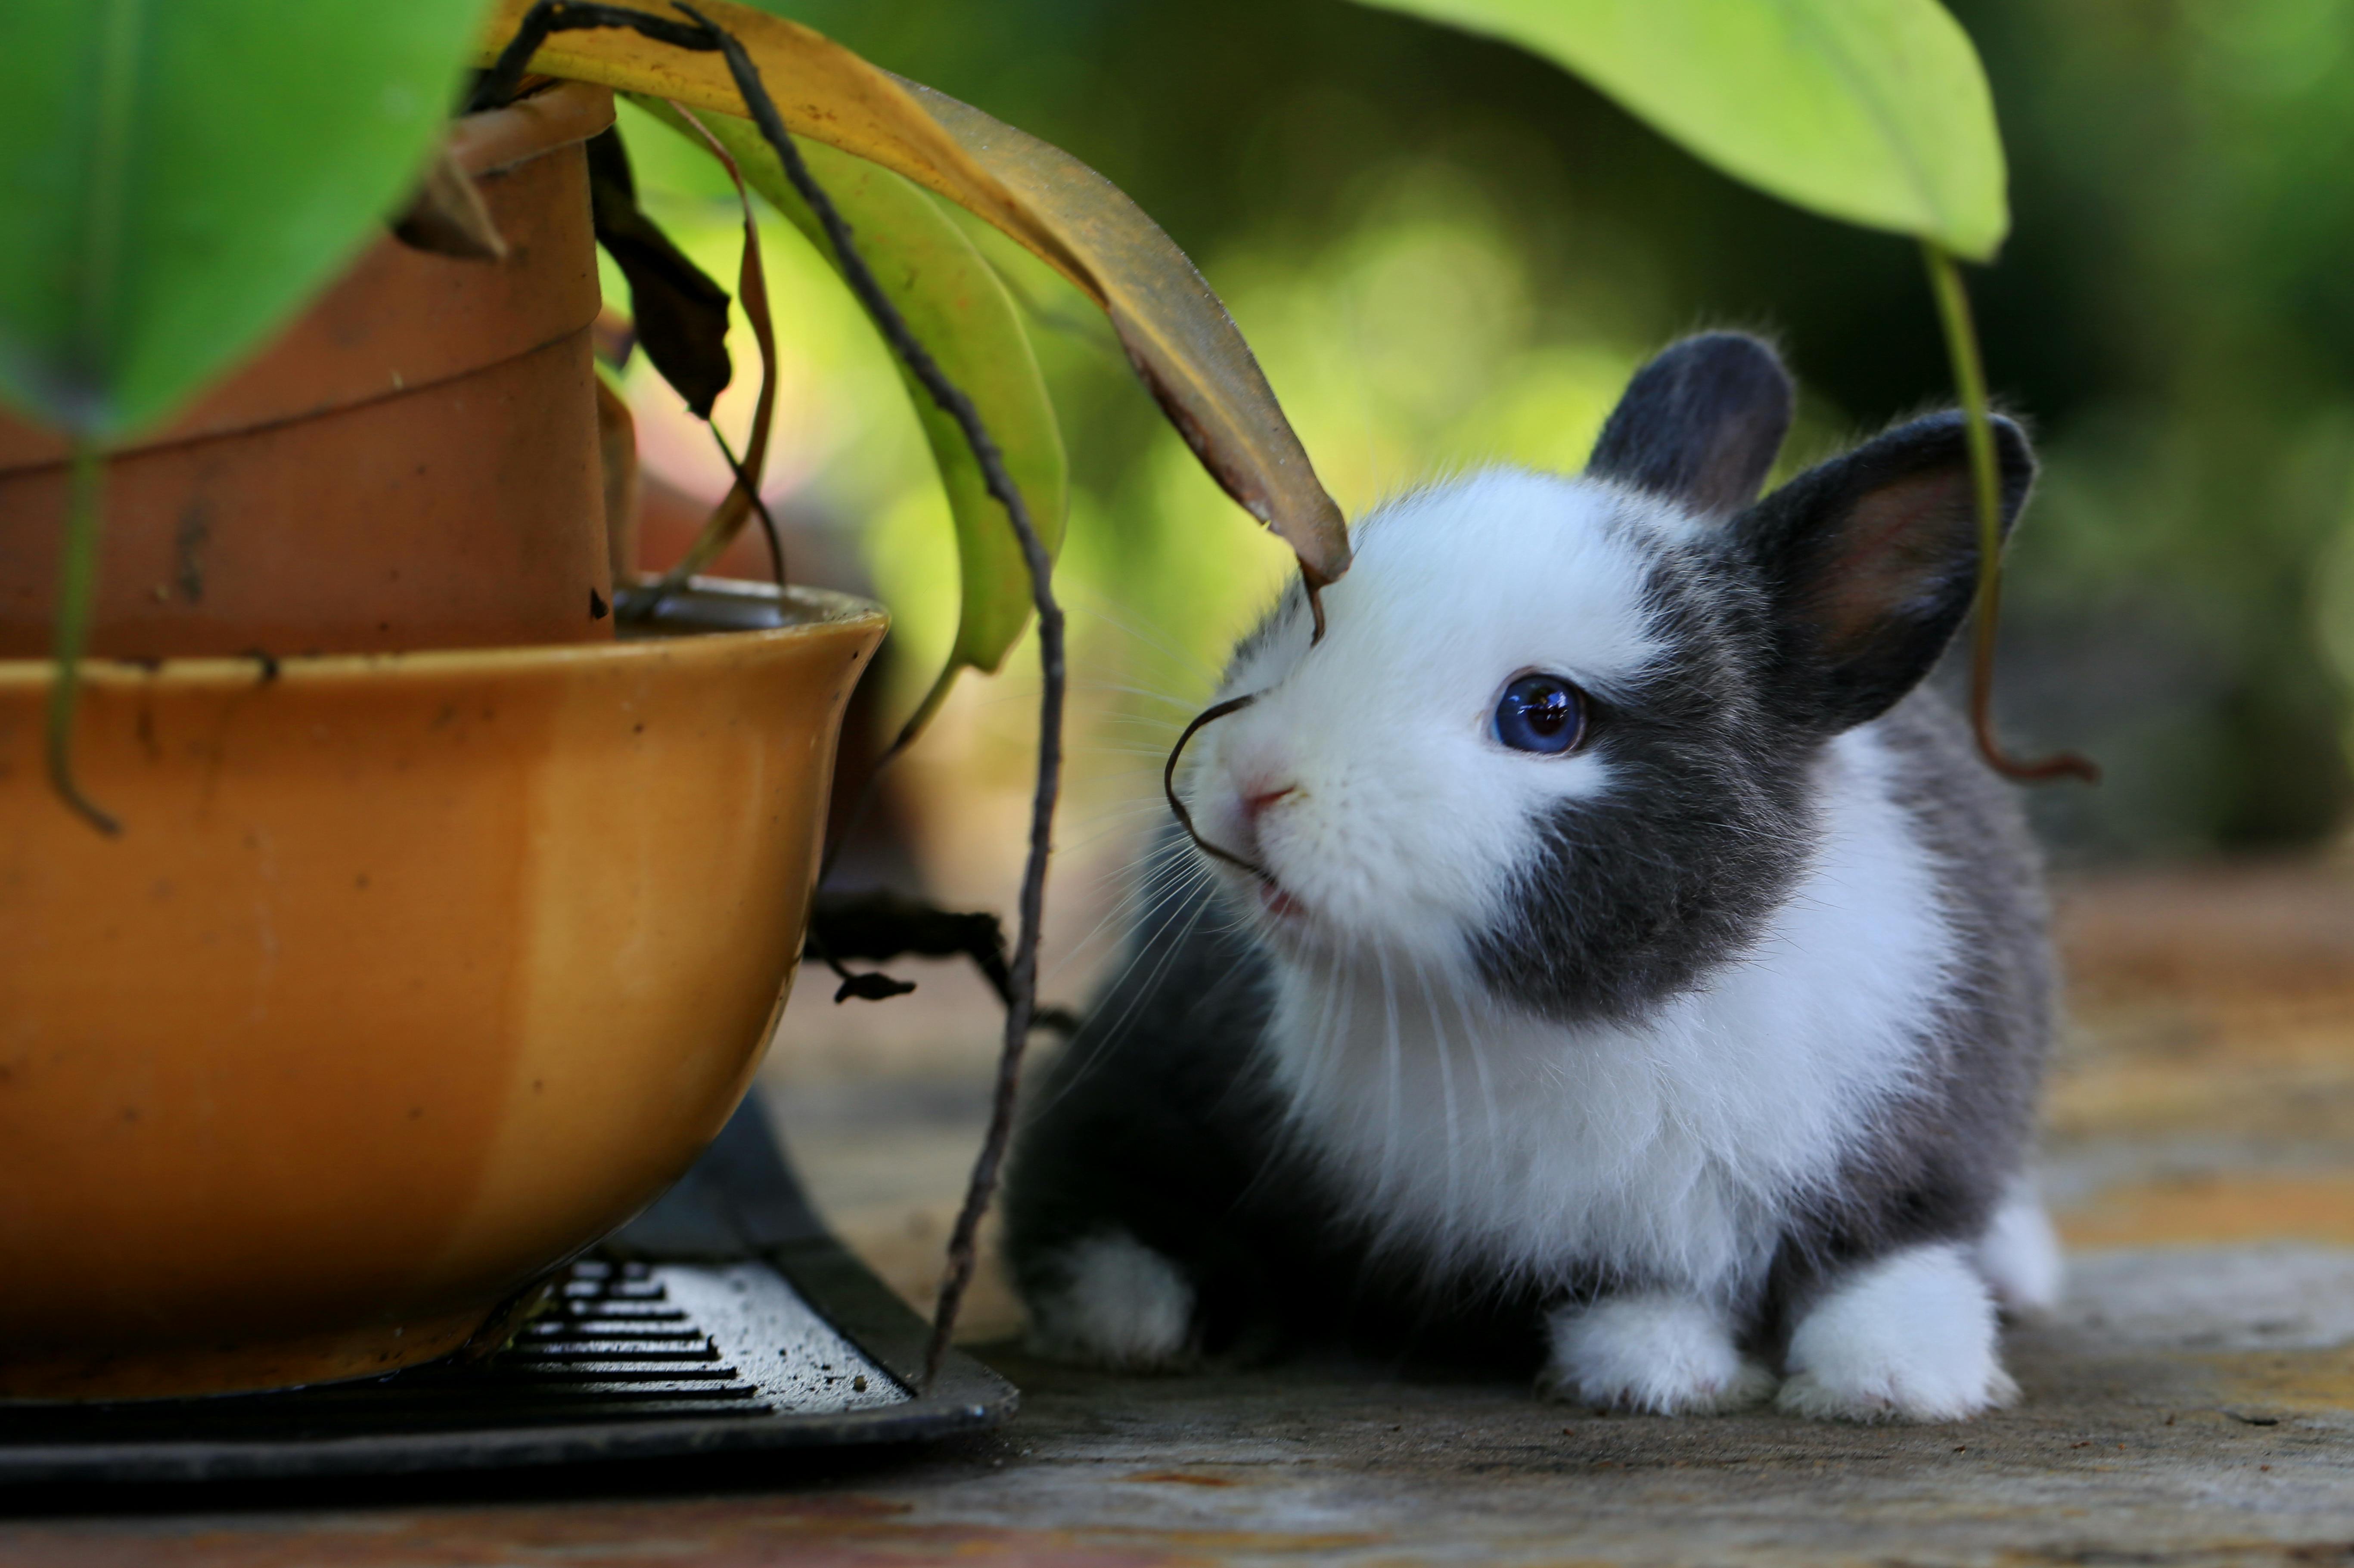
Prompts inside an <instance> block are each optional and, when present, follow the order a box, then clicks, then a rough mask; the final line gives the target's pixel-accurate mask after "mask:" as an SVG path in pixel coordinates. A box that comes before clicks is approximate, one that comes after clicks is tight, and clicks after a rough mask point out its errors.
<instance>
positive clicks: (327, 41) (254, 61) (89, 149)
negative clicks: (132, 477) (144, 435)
mask: <svg viewBox="0 0 2354 1568" xmlns="http://www.w3.org/2000/svg"><path fill="white" fill-rule="evenodd" d="M5 8H6V12H7V22H6V25H5V27H0V167H5V170H6V173H7V177H6V178H5V180H0V397H5V398H6V399H7V400H8V401H10V402H12V403H15V404H17V405H19V406H20V407H21V408H24V409H25V410H26V411H27V413H29V414H31V415H32V416H33V417H34V418H38V419H40V420H43V421H45V422H47V423H49V424H54V425H58V426H61V427H63V428H64V429H68V430H70V431H72V432H74V433H76V434H77V435H80V436H82V437H84V438H87V439H90V440H101V441H106V440H116V439H119V438H121V437H122V436H124V435H127V434H130V433H133V432H135V431H136V430H138V429H141V428H143V427H145V426H149V425H152V424H154V422H156V421H157V420H159V419H161V418H164V417H165V416H167V415H169V414H171V413H172V412H173V411H174V410H175V408H176V407H177V405H179V404H180V403H181V402H183V401H184V400H186V398H187V397H190V396H191V395H192V394H194V393H195V392H196V390H197V389H199V388H200V387H203V386H204V385H205V384H206V383H207V382H208V381H210V380H212V379H213V378H214V377H216V376H219V375H220V374H221V373H222V372H224V371H226V370H227V369H228V368H229V366H231V364H232V363H233V362H234V361H235V360H236V359H238V358H239V356H240V355H244V354H246V353H248V352H249V351H251V350H252V349H254V348H256V347H257V346H259V344H260V341H261V340H262V339H263V338H264V337H265V336H266V335H267V334H269V333H270V330H271V329H272V328H274V327H276V326H278V325H279V324H280V323H282V322H283V321H285V320H286V319H287V318H288V317H289V316H290V315H292V313H294V311H295V310H297V309H298V308H299V307H300V306H301V305H302V303H303V302H305V301H306V300H307V299H308V298H309V297H310V296H311V295H312V294H313V292H314V291H317V290H318V289H319V288H320V287H321V286H322V285H323V284H324V283H326V282H327V281H329V280H330V279H331V278H332V277H333V276H334V273H335V272H336V270H338V269H339V268H341V267H342V266H343V265H344V264H345V262H346V261H348V260H350V259H351V256H352V254H353V253H354V251H355V250H356V249H358V248H359V247H360V246H361V245H363V244H365V243H366V240H367V239H368V238H369V237H370V236H371V235H373V234H375V233H376V232H377V224H378V220H379V219H380V218H382V217H383V216H384V214H385V213H386V212H387V210H388V209H390V208H392V207H396V206H397V205H398V201H399V198H400V196H401V195H402V194H403V192H404V191H405V190H406V188H407V187H408V185H409V184H410V182H411V181H413V180H414V179H415V177H416V176H417V174H418V171H419V168H420V167H421V166H422V165H423V164H424V161H425V158H426V155H427V154H428V153H429V150H430V148H431V147H432V145H433V142H434V139H435V138H436V137H437V136H438V135H439V134H440V128H441V125H442V123H443V121H444V120H445V118H446V117H447V115H448V114H449V112H450V110H451V106H452V103H453V101H454V95H455V92H456V90H457V87H458V82H459V73H460V71H461V69H462V67H463V66H464V64H465V62H466V60H467V58H468V57H469V54H470V52H471V51H470V46H472V43H473V42H474V38H475V34H476V29H477V27H478V26H479V23H480V20H481V14H482V8H483V7H482V0H387V3H379V4H359V3H345V4H335V5H324V4H321V3H320V0H7V3H6V7H5Z"/></svg>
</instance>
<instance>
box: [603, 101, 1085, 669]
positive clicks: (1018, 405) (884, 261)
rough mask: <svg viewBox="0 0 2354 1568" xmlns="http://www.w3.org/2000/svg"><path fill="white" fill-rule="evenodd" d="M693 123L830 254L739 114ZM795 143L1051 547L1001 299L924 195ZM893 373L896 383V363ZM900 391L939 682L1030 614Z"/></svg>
mask: <svg viewBox="0 0 2354 1568" xmlns="http://www.w3.org/2000/svg"><path fill="white" fill-rule="evenodd" d="M631 102H633V103H635V104H637V105H638V106H639V107H640V108H642V109H643V110H645V111H647V112H648V113H650V114H652V115H653V116H654V117H655V118H657V119H659V120H661V121H662V122H663V123H665V124H667V125H669V126H670V127H671V128H672V129H673V130H674V131H677V132H679V133H680V134H682V135H684V136H685V137H687V138H688V139H689V140H691V141H693V142H694V143H695V144H696V145H697V146H701V145H702V144H703V143H702V139H701V138H700V137H698V136H696V135H695V132H694V130H693V128H692V127H690V126H688V125H686V124H684V122H682V121H681V120H680V119H679V117H678V111H676V110H674V109H673V108H672V107H671V106H670V105H669V104H667V103H665V102H663V101H661V100H660V99H655V98H642V97H638V96H636V95H634V94H633V95H631ZM697 118H699V119H701V120H702V122H703V124H704V128H705V130H707V131H709V132H711V135H712V138H713V139H714V140H715V141H716V142H718V143H720V145H722V146H724V147H726V149H727V152H728V155H729V156H731V157H733V158H734V159H735V160H736V164H737V168H739V169H741V170H742V171H743V175H744V180H745V183H746V184H748V185H750V186H751V187H752V188H753V189H754V190H756V191H758V192H759V193H760V195H761V196H764V197H766V198H767V199H768V201H769V203H770V205H772V206H774V207H776V208H777V210H778V211H779V212H780V213H782V214H783V215H784V217H786V219H787V220H788V221H790V223H791V224H792V225H793V227H795V228H799V229H800V230H801V232H802V233H803V234H804V235H807V236H808V237H809V239H810V242H811V244H813V245H815V246H816V247H817V248H818V249H819V250H820V251H821V252H822V253H823V254H825V255H826V256H827V257H828V259H829V260H830V259H831V258H832V247H831V246H829V245H828V244H827V242H826V238H825V232H824V230H823V228H821V227H820V225H819V223H818V220H817V215H816V214H815V213H813V212H811V210H810V209H809V207H808V206H807V205H806V204H805V203H803V202H802V200H801V196H800V195H799V193H797V192H796V191H794V189H793V188H792V185H790V183H789V182H788V181H787V180H786V178H785V171H784V166H783V165H782V164H779V162H778V161H777V155H776V154H775V153H774V152H772V151H770V150H769V145H768V143H765V142H763V141H762V140H761V139H760V132H759V131H758V129H757V128H755V127H754V126H753V124H752V122H750V121H748V120H742V119H738V118H737V117H735V116H733V115H726V114H711V115H700V116H698V117H697ZM796 141H797V142H798V143H799V144H800V146H801V156H803V157H804V158H806V159H808V160H809V166H810V172H811V174H813V175H816V176H817V178H818V181H819V183H820V184H822V185H824V187H825V190H826V194H827V195H828V196H832V198H833V204H834V206H835V207H839V208H840V209H841V211H842V216H843V217H844V218H845V219H847V220H848V221H849V224H850V227H851V230H852V232H853V233H854V234H855V235H856V236H857V239H858V247H859V249H860V250H861V251H862V252H863V253H864V255H865V257H866V261H867V265H868V266H869V267H871V268H873V269H874V272H875V278H876V280H877V281H879V282H881V284H882V285H883V288H884V289H885V291H886V292H888V293H889V294H890V296H891V299H892V302H894V303H895V304H896V305H897V306H898V307H899V311H900V313H901V314H903V315H904V316H906V317H907V325H908V328H909V329H910V330H911V331H913V332H914V333H915V334H916V337H917V340H918V341H919V342H921V343H922V344H924V346H925V347H926V348H928V349H929V350H931V353H932V356H933V357H934V358H935V359H937V360H938V361H939V364H940V368H941V369H943V370H945V371H947V372H948V375H949V380H951V381H953V382H955V383H956V384H957V385H958V386H959V387H961V388H963V390H964V393H965V395H966V396H967V397H970V398H971V399H972V400H973V405H974V407H976V408H979V409H980V410H981V420H982V422H983V423H984V424H986V425H987V426H988V427H989V432H990V434H991V436H993V437H995V438H996V440H997V444H998V446H999V448H1000V449H1001V450H1002V451H1003V452H1004V455H1005V466H1006V471H1007V472H1008V473H1010V474H1011V475H1012V476H1013V482H1014V484H1015V485H1016V486H1017V487H1019V488H1020V490H1021V492H1022V496H1023V500H1025V501H1027V502H1028V503H1030V516H1031V521H1032V524H1034V526H1035V527H1036V528H1037V530H1038V534H1039V537H1040V538H1041V539H1042V540H1043V541H1044V543H1045V546H1046V547H1047V549H1049V550H1050V551H1051V550H1054V549H1056V548H1058V547H1059V546H1060V545H1061V544H1062V539H1063V514H1064V511H1065V509H1066V503H1067V495H1068V483H1069V473H1068V468H1067V465H1066V461H1065V457H1064V452H1063V432H1062V426H1061V424H1060V423H1059V422H1058V421H1057V420H1056V419H1055V406H1054V403H1053V402H1052V400H1051V399H1049V397H1047V395H1046V382H1045V377H1044V376H1043V375H1041V374H1040V372H1039V369H1038V359H1037V355H1036V354H1035V353H1034V351H1033V349H1032V347H1031V344H1030V335H1029V333H1028V331H1027V330H1026V329H1025V328H1024V327H1023V323H1022V317H1021V313H1020V312H1019V311H1018V310H1017V309H1016V308H1015V306H1014V302H1013V296H1012V295H1010V294H1009V293H1007V291H1006V289H1005V285H1004V284H1003V283H1002V281H999V279H998V276H997V273H996V271H995V270H993V269H992V268H991V266H990V265H989V263H988V261H987V260H984V259H983V258H982V256H981V252H980V251H979V250H978V249H975V248H974V246H973V243H972V241H971V240H970V239H969V238H966V237H965V234H964V231H963V230H962V229H960V228H958V227H957V225H956V223H955V222H954V221H953V220H951V219H950V218H949V216H948V214H946V213H945V212H942V211H941V210H940V208H939V207H938V204H937V203H936V202H935V201H934V200H933V198H932V197H931V196H929V195H928V194H927V193H925V192H924V191H923V190H921V189H919V188H918V187H917V186H916V185H913V184H912V183H910V182H909V181H907V180H905V179H903V178H901V177H900V176H899V175H895V174H893V173H892V172H891V171H890V170H888V169H885V168H884V167H882V166H881V165H880V164H872V163H869V162H867V161H866V160H865V159H864V158H860V157H855V156H854V155H852V154H848V153H843V152H840V151H838V150H836V149H834V148H832V147H829V146H827V145H825V144H824V143H820V142H813V141H810V140H808V139H806V138H796ZM900 375H901V376H902V378H903V379H907V368H906V366H901V367H900ZM907 391H908V396H909V397H911V398H912V399H913V401H914V403H915V407H916V414H917V418H919V419H920V420H921V421H922V422H923V428H924V436H925V439H926V440H928V441H929V442H930V443H931V448H932V458H933V461H936V462H937V463H938V465H939V471H940V482H941V483H942V484H943V485H945V486H946V487H947V490H948V498H949V514H950V516H951V517H953V518H954V520H955V524H956V539H957V554H958V557H959V561H960V565H961V567H962V580H963V588H962V604H961V610H960V617H959V620H958V622H957V635H956V641H955V644H954V646H953V647H952V648H951V650H950V652H949V668H948V671H947V673H946V674H944V675H943V677H942V680H943V683H945V682H946V680H947V679H948V678H949V677H950V676H953V675H954V673H955V672H956V671H957V670H959V669H960V668H962V667H965V666H968V665H970V667H972V668H974V669H977V670H985V671H986V670H995V669H996V668H997V667H998V665H1000V664H1001V663H1002V662H1004V659H1005V655H1006V653H1007V652H1008V651H1010V650H1011V649H1012V648H1013V644H1014V641H1016V640H1017V639H1018V638H1019V637H1020V636H1021V635H1022V629H1023V626H1025V625H1026V624H1028V621H1029V619H1030V572H1029V568H1028V567H1027V566H1026V565H1025V564H1024V563H1023V559H1022V547H1021V546H1020V544H1019V543H1018V542H1017V541H1016V540H1015V538H1014V536H1013V525H1012V524H1010V523H1008V522H1007V521H1006V518H1005V510H1004V508H1003V507H1001V506H1000V505H998V504H997V503H996V502H995V501H994V500H992V499H991V497H990V494H989V492H988V490H987V489H986V487H985V486H984V484H983V482H982V481H981V465H980V464H979V463H977V462H976V461H974V460H973V455H972V449H971V447H970V446H969V445H968V444H967V443H966V441H965V439H964V433H963V431H961V430H960V429H958V428H957V424H956V421H955V420H953V419H951V418H949V417H948V415H947V414H945V413H943V412H941V410H940V409H939V408H938V406H937V405H936V404H934V403H933V401H932V400H931V397H929V396H928V394H926V393H925V392H924V391H923V390H922V388H920V387H917V386H916V384H915V383H914V381H913V380H912V379H908V380H907ZM943 689H944V686H943Z"/></svg>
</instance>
